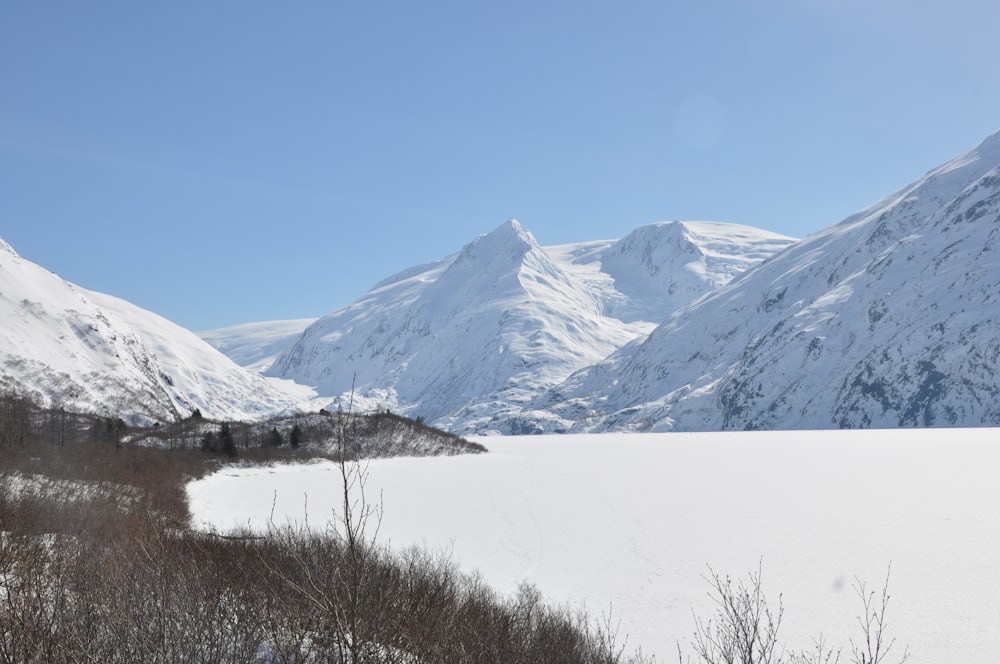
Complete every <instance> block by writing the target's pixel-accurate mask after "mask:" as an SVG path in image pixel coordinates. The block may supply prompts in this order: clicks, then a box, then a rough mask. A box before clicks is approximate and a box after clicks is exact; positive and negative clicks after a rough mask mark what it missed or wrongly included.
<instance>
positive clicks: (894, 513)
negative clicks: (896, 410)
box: [188, 429, 1000, 664]
mask: <svg viewBox="0 0 1000 664" xmlns="http://www.w3.org/2000/svg"><path fill="white" fill-rule="evenodd" d="M478 440H479V442H482V443H483V444H485V445H486V446H487V447H488V448H489V449H490V454H485V455H477V456H464V457H444V458H424V459H389V460H380V461H373V462H371V463H370V464H369V465H368V468H367V471H368V484H367V493H368V496H369V499H371V500H374V501H376V502H377V501H378V500H379V497H380V496H381V502H382V506H383V512H384V513H383V518H382V523H381V530H380V538H381V539H384V540H388V541H390V542H391V543H392V544H393V545H394V546H400V547H402V546H407V545H410V544H423V545H426V546H427V547H429V548H431V549H433V550H441V551H448V552H450V553H451V555H452V556H453V557H454V559H456V560H457V561H459V562H460V563H461V564H462V566H463V568H465V569H467V570H471V569H473V568H475V569H478V570H480V571H481V572H482V574H483V575H484V577H485V578H487V579H488V580H489V581H490V582H491V583H493V584H494V585H495V586H496V587H497V588H499V589H501V590H505V591H507V590H512V589H514V588H515V587H516V586H517V584H518V583H519V582H520V581H521V580H522V579H525V580H528V581H530V582H532V583H534V584H535V585H537V586H538V587H539V589H540V590H541V591H542V592H543V594H544V595H545V596H546V598H548V599H549V600H550V601H552V602H557V603H564V602H570V603H573V604H578V603H579V604H583V605H585V606H586V608H587V609H588V610H589V611H590V613H591V614H592V615H594V616H596V617H599V616H600V615H601V614H602V613H607V612H608V610H609V607H610V609H611V614H612V616H613V618H614V619H615V620H620V621H621V633H622V634H625V633H627V634H628V635H629V645H630V647H634V646H638V645H641V646H642V647H643V650H644V651H645V652H647V653H655V654H656V655H657V658H658V660H659V661H661V662H662V661H674V660H675V658H676V642H677V641H678V640H680V641H681V642H682V643H683V644H686V643H687V642H688V641H689V639H690V634H691V632H692V629H693V625H694V623H693V617H692V611H695V612H697V613H698V614H699V615H703V616H705V617H708V615H709V612H710V610H711V602H710V600H709V598H708V596H707V591H708V590H709V587H708V585H707V584H706V582H705V581H704V579H703V578H702V576H703V575H704V574H705V573H706V572H707V569H708V568H707V566H708V565H711V566H712V568H713V569H715V570H716V571H717V572H719V573H722V574H730V575H732V576H733V577H739V578H745V575H746V574H747V573H748V572H751V571H755V570H757V568H758V565H761V561H762V569H763V580H764V588H765V591H766V592H767V594H768V596H769V597H770V599H771V600H772V604H776V602H777V598H778V595H779V594H780V595H782V601H783V604H784V607H785V619H784V622H783V624H782V634H783V635H784V638H783V639H782V640H783V641H784V642H785V643H786V644H788V645H789V646H790V647H792V648H795V649H799V648H808V647H810V645H811V643H812V640H811V639H812V637H813V636H816V635H818V634H819V633H820V632H822V633H823V634H825V635H826V636H827V638H828V640H830V641H831V642H836V643H843V644H844V645H845V646H848V636H850V635H853V636H854V637H855V639H857V638H858V630H857V628H856V617H857V616H858V614H859V613H860V611H861V605H860V602H859V600H858V599H857V597H856V595H855V594H854V592H853V589H852V584H853V583H854V579H855V577H857V578H860V579H861V580H863V581H866V582H867V583H868V585H869V587H870V588H871V589H874V590H880V589H881V587H882V583H883V581H884V579H885V575H886V569H887V567H888V565H889V563H890V562H891V563H892V577H891V580H890V594H891V595H892V601H891V603H890V606H889V614H888V618H889V631H890V632H891V635H894V636H896V637H898V641H899V642H898V645H897V648H898V652H897V651H894V652H895V654H897V655H898V654H901V653H902V645H904V644H908V645H909V646H910V650H911V653H912V658H911V662H914V663H916V662H930V663H934V664H938V663H944V662H990V661H996V657H997V653H998V652H1000V482H998V481H997V479H998V477H997V475H998V471H1000V429H957V430H956V429H950V430H946V429H936V430H935V429H930V430H926V429H925V430H912V429H909V430H898V431H896V430H894V431H883V430H876V431H847V432H841V431H824V432H815V431H799V432H760V433H757V432H755V433H695V434H607V435H583V436H538V437H514V438H499V437H491V438H481V439H478ZM339 492H340V486H339V476H338V475H337V474H336V472H335V467H334V466H333V465H332V464H327V463H315V464H307V465H295V466H279V467H272V468H231V469H226V470H224V471H222V472H219V473H217V474H215V475H213V476H211V477H208V478H205V479H203V480H199V481H197V482H194V483H192V484H190V485H189V489H188V493H189V497H190V500H191V509H192V513H193V515H194V517H193V518H194V521H195V525H197V526H200V527H206V528H216V529H220V530H223V529H228V528H230V527H232V526H235V525H243V526H246V525H250V526H251V527H254V528H261V529H262V528H265V527H266V525H267V522H268V520H269V519H270V518H271V517H272V511H273V514H274V520H275V521H277V522H281V521H283V520H299V521H301V520H302V519H303V517H304V515H305V514H306V513H308V518H309V521H310V523H312V524H314V525H322V523H323V522H325V521H326V520H327V517H328V516H329V515H330V514H331V513H332V510H334V509H335V508H336V505H337V504H338V502H339V500H340V499H339V498H338V495H339ZM848 650H849V647H848ZM848 659H849V658H848V657H847V652H845V656H844V658H843V659H842V661H848ZM891 661H892V662H895V661H896V660H895V658H892V659H891Z"/></svg>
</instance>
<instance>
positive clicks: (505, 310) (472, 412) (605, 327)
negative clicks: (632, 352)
mask: <svg viewBox="0 0 1000 664" xmlns="http://www.w3.org/2000/svg"><path fill="white" fill-rule="evenodd" d="M793 241H794V240H792V239H791V238H787V237H783V236H779V235H775V234H773V233H768V232H766V231H761V230H759V229H754V228H749V227H746V226H736V225H731V224H718V223H700V222H669V223H661V224H654V225H651V226H645V227H642V228H640V229H638V230H636V231H635V232H633V233H632V234H630V235H629V236H627V237H625V238H623V239H622V240H619V241H601V242H584V243H578V244H568V245H561V246H554V247H541V246H539V244H538V243H537V242H536V241H535V238H534V237H533V236H532V235H531V233H530V232H528V231H527V230H525V229H524V228H522V227H521V225H520V224H519V223H518V222H517V221H509V222H506V223H504V224H502V225H501V226H499V227H498V228H496V229H495V230H493V231H492V232H491V233H489V234H487V235H483V236H480V237H478V238H476V239H475V240H473V241H472V242H470V243H469V244H467V245H466V246H465V247H464V248H462V250H461V251H459V252H458V253H456V254H453V255H451V256H448V257H446V258H444V259H441V260H439V261H436V262H434V263H431V264H428V265H423V266H419V267H415V268H411V269H409V270H405V271H403V272H401V273H399V274H396V275H394V276H392V277H390V278H388V279H386V280H384V281H382V282H381V283H379V284H377V285H376V286H375V287H374V288H373V289H372V290H371V291H369V292H368V293H367V294H366V295H365V296H363V297H361V298H359V299H358V300H356V301H355V302H354V303H352V304H350V305H348V306H347V307H344V308H343V309H340V310H338V311H335V312H333V313H331V314H329V315H328V316H325V317H323V318H321V319H319V320H318V321H316V322H315V323H313V324H312V325H310V326H309V327H308V328H306V330H305V331H304V332H303V333H302V335H301V336H300V337H299V338H298V339H297V340H296V341H294V342H293V343H292V344H291V345H290V346H288V348H287V349H286V350H285V351H284V352H283V353H282V354H281V355H280V356H279V357H278V358H277V359H276V360H275V362H274V363H273V365H272V366H271V367H270V369H269V370H268V372H267V373H268V374H269V375H273V376H277V377H282V378H288V379H292V380H295V381H297V382H299V383H302V384H306V385H311V386H314V387H315V388H316V389H317V391H319V392H320V393H322V394H328V395H336V394H343V393H346V392H349V391H351V389H352V385H353V389H354V393H355V400H356V401H357V400H358V399H361V400H362V401H363V402H364V403H365V404H366V406H368V407H385V408H390V409H392V410H398V411H400V412H403V413H405V414H408V415H411V416H420V417H424V418H425V419H426V421H428V422H431V423H434V424H437V425H439V426H444V427H445V428H449V429H452V430H456V431H462V432H466V433H468V432H474V431H498V432H503V433H518V432H519V431H520V429H519V422H520V413H521V412H522V411H523V410H524V409H525V408H526V407H528V406H529V405H530V404H531V403H532V401H533V400H534V399H535V398H537V396H538V395H539V394H541V393H543V392H544V391H545V390H546V389H549V388H551V387H554V386H556V385H558V384H559V383H560V382H562V381H563V380H565V379H566V378H567V377H568V376H569V375H570V374H571V373H573V372H574V371H576V370H578V369H581V368H582V367H585V366H587V365H590V364H593V363H595V362H598V361H600V360H601V359H603V358H605V357H607V356H608V355H609V354H610V353H612V352H614V351H615V350H617V349H618V348H620V347H622V346H623V345H624V344H626V343H628V342H629V341H632V340H634V339H636V338H639V337H643V336H645V335H646V334H648V333H649V332H650V331H651V330H652V329H653V328H654V327H655V323H656V322H657V321H659V320H662V319H663V318H665V317H666V315H667V314H669V313H670V312H671V311H672V310H673V309H675V308H676V307H678V306H680V305H681V304H683V303H686V302H688V301H690V300H691V299H692V298H695V297H698V296H700V295H702V294H704V293H707V292H709V291H711V290H713V289H715V288H717V287H718V286H720V285H721V284H724V283H726V282H727V281H729V279H730V278H732V276H733V275H734V274H738V273H739V272H742V271H743V270H745V269H747V268H748V267H749V266H751V265H754V264H756V263H759V262H760V261H761V260H763V259H764V258H765V257H767V256H770V255H771V254H773V253H774V252H776V251H778V250H779V249H781V248H784V247H786V246H788V245H789V244H791V243H792V242H793Z"/></svg>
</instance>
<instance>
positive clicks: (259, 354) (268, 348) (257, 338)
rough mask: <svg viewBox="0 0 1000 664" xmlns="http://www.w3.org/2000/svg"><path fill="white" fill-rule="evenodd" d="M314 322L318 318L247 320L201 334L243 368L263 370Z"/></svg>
mask: <svg viewBox="0 0 1000 664" xmlns="http://www.w3.org/2000/svg"><path fill="white" fill-rule="evenodd" d="M315 322H316V319H315V318H299V319H295V320H275V321H265V322H261V323H244V324H242V325H232V326H229V327H220V328H218V329H215V330H208V331H207V332H199V333H198V336H199V337H201V338H202V339H204V340H205V341H207V342H208V343H209V344H210V345H211V346H212V347H213V348H215V349H217V350H219V351H220V352H222V353H223V354H224V355H225V356H226V357H228V358H229V359H231V360H232V361H233V362H235V363H236V364H238V365H240V366H241V367H244V368H246V369H250V370H251V371H255V372H257V373H261V372H264V371H266V370H267V369H268V368H270V366H271V365H272V364H274V361H275V360H276V359H278V356H279V355H281V353H282V351H284V350H285V349H286V348H288V346H290V345H291V344H292V343H293V342H294V341H295V339H296V338H298V336H299V335H300V334H302V332H303V331H305V329H306V328H307V327H309V326H310V325H312V324H313V323H315Z"/></svg>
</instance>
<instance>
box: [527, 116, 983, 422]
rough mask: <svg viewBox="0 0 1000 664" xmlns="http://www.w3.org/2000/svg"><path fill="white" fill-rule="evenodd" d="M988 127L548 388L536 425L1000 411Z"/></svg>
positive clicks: (953, 418) (923, 417) (925, 417)
mask: <svg viewBox="0 0 1000 664" xmlns="http://www.w3.org/2000/svg"><path fill="white" fill-rule="evenodd" d="M998 317H1000V133H997V134H994V135H992V136H990V137H989V138H987V139H986V140H985V141H984V142H983V143H982V144H980V145H979V146H978V147H976V148H974V149H972V150H970V151H968V152H966V153H964V154H962V155H960V156H958V157H957V158H955V159H953V160H952V161H950V162H948V163H946V164H944V165H943V166H941V167H939V168H937V169H934V170H933V171H931V172H929V173H928V174H927V175H925V176H924V177H922V178H920V179H919V180H917V181H916V182H913V183H912V184H910V185H907V186H906V187H903V188H902V189H900V190H899V191H897V192H895V193H893V194H891V195H890V196H887V197H886V198H885V199H883V200H881V201H879V202H878V203H875V204H874V205H872V206H870V207H868V208H866V209H865V210H862V211H861V212H858V213H857V214H854V215H852V216H851V217H848V218H847V219H845V220H844V221H842V222H841V223H839V224H837V225H835V226H832V227H830V228H828V229H826V230H823V231H821V232H819V233H816V234H815V235H812V236H810V237H808V238H806V239H805V240H802V241H801V242H799V243H798V244H796V245H794V246H792V247H790V248H789V249H787V250H786V251H784V252H782V253H781V254H778V255H776V256H774V257H773V258H772V259H771V260H769V261H766V262H764V263H762V264H760V265H758V266H756V267H755V268H752V269H750V270H748V271H746V272H744V273H743V274H742V275H741V276H739V277H737V278H736V279H734V280H733V281H731V282H730V283H729V284H727V285H725V286H723V287H721V288H719V289H718V290H716V291H714V292H712V293H711V294H709V295H707V296H706V297H704V298H702V299H700V300H698V301H696V302H694V303H692V304H691V305H690V306H688V307H686V308H684V309H681V310H679V311H677V312H676V313H674V314H673V315H672V316H671V317H670V318H669V319H667V320H666V321H665V322H664V323H662V324H661V325H660V326H659V327H657V329H656V330H654V331H653V332H652V334H650V335H649V337H648V338H647V339H646V340H644V341H643V342H641V343H634V344H631V345H629V346H626V347H625V348H623V349H622V350H620V351H619V352H617V353H615V354H614V355H612V356H611V357H609V358H608V359H606V360H604V361H602V362H600V363H598V364H596V365H594V366H591V367H588V368H586V369H584V370H582V371H580V372H578V373H577V374H575V375H573V376H572V377H570V378H569V379H568V380H567V381H566V382H564V383H563V384H562V385H560V386H559V387H557V388H555V389H553V390H551V391H550V392H549V393H548V394H547V395H546V396H545V397H543V398H541V399H539V400H538V401H537V402H536V403H535V404H534V407H535V409H534V412H532V413H526V414H525V415H524V418H525V420H526V421H527V422H528V423H529V425H531V426H537V427H538V428H541V429H545V430H549V431H552V430H564V429H565V430H577V431H597V430H602V431H603V430H609V431H610V430H636V431H647V430H702V431H709V430H726V429H809V428H814V429H827V428H837V427H911V426H963V427H968V426H982V425H990V426H995V425H997V424H1000V325H998Z"/></svg>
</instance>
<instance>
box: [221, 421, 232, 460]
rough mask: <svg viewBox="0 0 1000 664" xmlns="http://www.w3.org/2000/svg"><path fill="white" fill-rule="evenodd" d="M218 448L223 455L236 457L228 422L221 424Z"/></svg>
mask: <svg viewBox="0 0 1000 664" xmlns="http://www.w3.org/2000/svg"><path fill="white" fill-rule="evenodd" d="M219 446H220V447H221V448H222V451H223V453H225V454H227V455H229V456H231V457H234V456H236V441H235V440H233V432H232V429H231V428H230V426H229V422H223V423H222V428H221V429H219Z"/></svg>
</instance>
